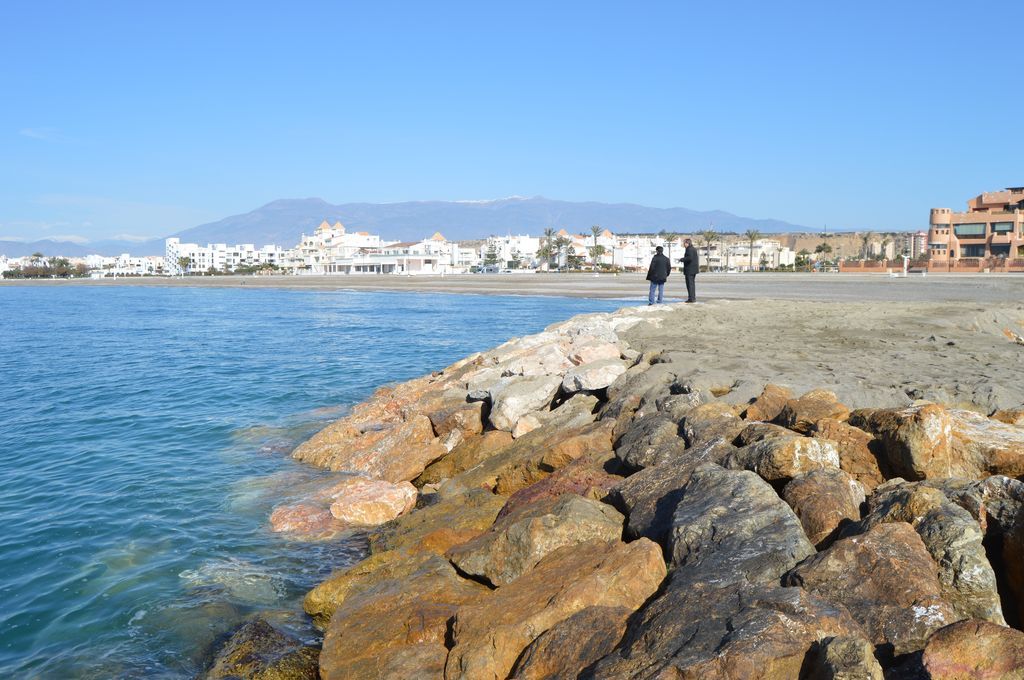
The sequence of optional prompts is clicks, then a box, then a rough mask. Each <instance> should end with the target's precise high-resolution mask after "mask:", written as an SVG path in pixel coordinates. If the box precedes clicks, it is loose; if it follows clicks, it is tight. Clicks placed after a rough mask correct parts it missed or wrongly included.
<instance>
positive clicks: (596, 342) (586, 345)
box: [569, 339, 622, 366]
mask: <svg viewBox="0 0 1024 680" xmlns="http://www.w3.org/2000/svg"><path fill="white" fill-rule="evenodd" d="M621 355H622V348H621V347H619V345H618V344H617V343H614V342H608V341H607V340H600V339H593V340H591V339H587V340H579V339H577V341H574V342H573V343H572V345H571V346H570V348H569V361H571V362H572V363H573V365H574V366H582V365H584V364H590V363H593V362H595V361H601V360H602V359H618V358H619V357H620V356H621Z"/></svg>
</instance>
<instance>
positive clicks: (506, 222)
mask: <svg viewBox="0 0 1024 680" xmlns="http://www.w3.org/2000/svg"><path fill="white" fill-rule="evenodd" d="M322 220H327V221H328V222H331V223H332V224H333V223H334V222H335V221H340V222H341V223H342V224H344V225H345V226H346V227H347V228H348V229H350V230H351V229H356V230H360V231H369V232H371V233H375V234H380V236H381V238H383V239H388V240H394V239H397V240H400V241H418V240H420V239H422V238H425V237H427V236H430V235H431V234H433V233H434V232H435V231H440V232H441V233H442V234H444V235H445V237H446V238H448V239H449V240H451V241H463V240H470V239H480V238H485V237H487V236H490V235H499V234H507V233H511V234H524V233H529V234H535V235H536V234H540V233H541V232H542V231H543V230H544V229H546V228H547V227H554V228H556V229H563V228H564V229H566V230H567V231H569V232H574V233H589V231H590V227H591V225H595V224H597V225H600V226H601V227H603V228H607V229H610V230H612V231H613V232H617V233H624V232H647V233H650V232H658V231H661V230H663V229H664V230H668V231H674V232H680V233H692V232H694V231H700V230H703V229H708V228H714V229H715V230H717V231H733V232H739V233H742V232H744V231H746V230H747V229H757V230H758V231H761V232H763V233H778V232H791V231H810V229H809V228H808V227H804V226H800V225H796V224H791V223H789V222H784V221H781V220H774V219H754V218H750V217H740V216H738V215H734V214H732V213H729V212H725V211H722V210H710V211H699V210H690V209H688V208H651V207H648V206H643V205H636V204H633V203H598V202H595V201H586V202H572V201H558V200H553V199H549V198H543V197H540V196H538V197H533V198H523V197H518V196H515V197H511V198H503V199H498V200H493V201H408V202H403V203H342V204H338V205H333V204H331V203H328V202H327V201H324V200H323V199H320V198H303V199H281V200H277V201H272V202H270V203H267V204H266V205H264V206H262V207H260V208H257V209H256V210H253V211H252V212H248V213H244V214H242V215H232V216H230V217H225V218H224V219H222V220H218V221H216V222H209V223H207V224H200V225H199V226H196V227H192V228H190V229H185V230H184V231H180V232H178V233H176V234H168V236H177V237H178V238H180V239H181V240H182V241H183V242H186V243H199V244H206V243H228V244H233V243H253V244H255V245H256V246H257V247H259V246H262V245H266V244H270V243H274V244H277V245H279V246H283V247H291V246H294V245H295V244H296V243H298V241H299V238H300V236H301V234H303V233H307V234H308V233H311V232H312V231H313V230H314V229H316V227H317V225H318V224H320V222H321V221H322ZM12 250H13V251H16V252H17V253H20V254H24V255H27V254H31V253H32V252H35V251H40V252H43V253H46V254H55V253H57V252H58V251H59V252H60V254H62V255H69V256H77V255H84V254H88V253H90V252H96V253H101V254H104V255H116V254H119V253H123V252H131V253H132V254H133V255H159V254H162V253H163V252H164V242H163V238H160V239H153V240H151V241H142V242H120V241H105V242H102V241H99V242H95V243H89V244H84V245H79V244H74V243H64V242H54V241H37V242H34V243H20V242H12V241H6V242H0V253H4V254H6V255H8V256H12V257H16V256H18V255H17V254H15V252H12ZM22 251H24V252H22Z"/></svg>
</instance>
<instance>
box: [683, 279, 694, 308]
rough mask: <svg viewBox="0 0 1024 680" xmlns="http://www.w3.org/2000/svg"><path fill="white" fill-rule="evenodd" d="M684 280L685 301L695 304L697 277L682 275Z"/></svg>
mask: <svg viewBox="0 0 1024 680" xmlns="http://www.w3.org/2000/svg"><path fill="white" fill-rule="evenodd" d="M683 276H684V277H685V278H686V301H687V302H696V301H697V275H696V274H684V275H683Z"/></svg>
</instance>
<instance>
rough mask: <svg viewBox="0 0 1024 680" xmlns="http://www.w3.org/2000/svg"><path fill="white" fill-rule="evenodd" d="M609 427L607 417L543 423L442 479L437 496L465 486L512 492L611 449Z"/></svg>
mask: <svg viewBox="0 0 1024 680" xmlns="http://www.w3.org/2000/svg"><path fill="white" fill-rule="evenodd" d="M611 429H612V423H610V422H607V421H597V422H594V423H588V424H586V425H583V426H581V427H571V428H563V427H560V426H558V425H555V424H551V425H545V426H543V427H540V428H538V429H536V430H534V431H532V432H529V433H527V434H525V435H523V436H522V437H520V438H518V439H516V440H514V441H513V442H512V444H511V445H510V446H507V447H505V448H503V449H502V450H500V451H498V452H497V453H496V454H495V455H493V456H491V457H490V458H488V459H486V460H484V461H482V462H480V463H479V464H478V465H476V466H474V467H472V468H470V469H469V470H466V471H465V472H463V473H461V474H459V475H456V476H454V477H452V478H451V479H449V480H447V481H445V482H443V483H442V484H441V486H440V488H439V490H438V493H439V494H440V495H441V496H450V495H453V494H455V495H458V494H461V493H463V492H464V491H465V490H466V489H489V490H491V491H493V492H495V493H498V494H502V495H509V494H512V493H515V492H516V491H518V490H520V489H523V488H526V487H528V486H530V485H531V484H534V483H536V482H538V481H540V480H541V479H544V478H545V477H547V476H549V475H550V474H551V473H552V472H554V471H556V470H560V469H562V468H563V467H565V466H566V465H568V464H569V463H571V462H572V461H574V460H576V459H577V458H580V457H582V456H585V455H590V454H595V455H597V454H599V453H601V452H607V453H611V451H612V439H611Z"/></svg>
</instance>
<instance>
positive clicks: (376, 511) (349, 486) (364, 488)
mask: <svg viewBox="0 0 1024 680" xmlns="http://www.w3.org/2000/svg"><path fill="white" fill-rule="evenodd" d="M335 491H336V492H335V494H334V499H335V500H334V502H333V503H331V514H332V515H334V517H335V518H336V519H338V520H340V521H342V522H345V523H347V524H358V525H363V526H376V525H378V524H383V523H384V522H389V521H391V520H393V519H395V518H396V517H398V516H399V515H402V514H405V513H406V512H409V511H410V510H412V509H413V507H414V506H415V505H416V495H417V491H416V487H414V486H413V485H412V484H411V483H409V482H401V483H399V484H392V483H391V482H385V481H382V480H379V479H365V478H361V477H355V478H353V479H350V480H347V481H346V482H343V483H342V484H341V485H339V486H337V487H335Z"/></svg>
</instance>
